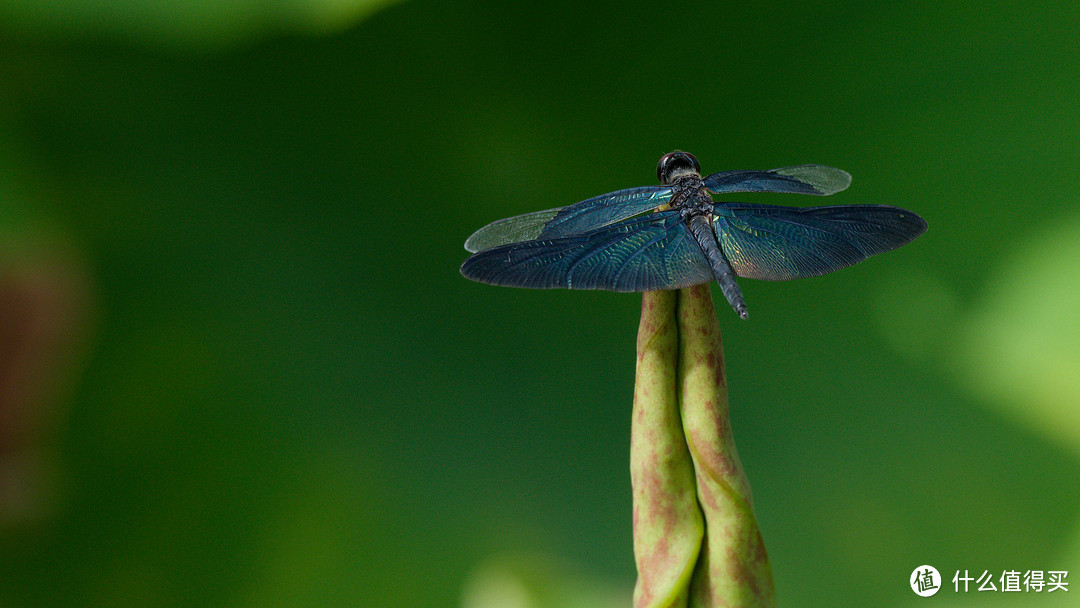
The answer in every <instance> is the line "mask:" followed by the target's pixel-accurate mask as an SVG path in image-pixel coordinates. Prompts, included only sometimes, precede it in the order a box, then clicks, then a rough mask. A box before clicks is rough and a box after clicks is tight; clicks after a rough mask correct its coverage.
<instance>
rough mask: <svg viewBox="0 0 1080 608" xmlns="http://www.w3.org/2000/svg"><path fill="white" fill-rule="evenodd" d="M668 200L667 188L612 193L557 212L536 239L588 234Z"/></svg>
mask: <svg viewBox="0 0 1080 608" xmlns="http://www.w3.org/2000/svg"><path fill="white" fill-rule="evenodd" d="M669 200H671V188H670V187H668V186H642V187H640V188H627V189H625V190H616V191H615V192H609V193H607V194H601V195H600V196H594V197H592V198H590V199H586V200H583V201H581V202H580V203H574V204H573V205H570V206H568V207H563V208H561V209H559V210H558V213H557V214H556V215H555V216H554V217H553V218H551V220H550V221H549V222H548V223H547V225H545V226H544V230H543V232H541V233H540V238H545V239H548V238H558V237H564V236H570V235H573V234H580V233H583V232H588V231H590V230H594V229H596V228H601V227H603V226H608V225H611V224H614V223H615V222H618V221H621V220H625V219H627V218H630V217H633V216H635V215H639V214H641V213H645V212H647V211H652V210H653V209H656V208H657V207H659V206H660V205H663V204H665V203H667V202H668V201H669Z"/></svg>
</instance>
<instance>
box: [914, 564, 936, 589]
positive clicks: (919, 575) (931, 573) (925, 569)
mask: <svg viewBox="0 0 1080 608" xmlns="http://www.w3.org/2000/svg"><path fill="white" fill-rule="evenodd" d="M938 589H941V575H940V574H938V571H937V568H934V567H933V566H919V567H918V568H915V570H914V571H913V572H912V573H911V590H912V591H914V592H915V593H916V595H921V596H922V597H930V596H931V595H934V594H935V593H937V592H938Z"/></svg>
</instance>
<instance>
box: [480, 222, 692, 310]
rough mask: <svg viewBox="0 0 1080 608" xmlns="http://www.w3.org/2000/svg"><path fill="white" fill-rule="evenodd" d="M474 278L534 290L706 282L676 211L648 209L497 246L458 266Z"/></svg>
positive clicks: (677, 285)
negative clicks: (580, 229) (578, 230)
mask: <svg viewBox="0 0 1080 608" xmlns="http://www.w3.org/2000/svg"><path fill="white" fill-rule="evenodd" d="M461 274H463V275H465V276H466V277H467V278H469V279H472V280H474V281H480V282H481V283H490V284H492V285H505V286H509V287H531V288H534V289H553V288H563V289H604V290H608V291H623V292H627V291H653V290H657V289H677V288H681V287H689V286H690V285H697V284H700V283H708V282H709V281H711V280H712V278H713V275H712V270H711V269H710V267H709V262H708V260H707V259H706V258H705V254H703V253H702V252H701V247H699V246H698V244H697V241H695V240H694V237H693V236H692V235H691V234H690V232H689V231H688V230H687V228H686V224H685V223H684V221H683V220H682V218H681V217H680V215H679V212H677V211H664V212H660V213H651V214H649V215H643V216H641V217H636V218H631V219H628V220H624V221H622V222H619V223H617V224H614V225H610V226H606V227H603V228H599V229H596V230H593V231H590V232H586V233H584V234H574V235H572V236H566V237H560V238H553V239H546V238H545V239H537V240H532V241H525V242H519V243H511V244H507V245H500V246H497V247H494V248H491V249H486V250H484V251H481V252H479V253H476V254H474V255H473V256H471V257H470V258H469V259H467V260H465V263H464V264H462V266H461Z"/></svg>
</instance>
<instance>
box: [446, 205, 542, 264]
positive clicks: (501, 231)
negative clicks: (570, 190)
mask: <svg viewBox="0 0 1080 608" xmlns="http://www.w3.org/2000/svg"><path fill="white" fill-rule="evenodd" d="M562 209H563V207H559V208H557V209H545V210H543V211H533V212H532V213H526V214H524V215H515V216H514V217H508V218H504V219H501V220H496V221H494V222H491V223H490V224H488V225H487V226H484V227H483V228H481V229H479V230H477V231H476V232H474V233H472V236H470V237H469V238H468V239H467V240H466V241H465V249H466V250H468V251H470V252H472V253H476V252H477V251H483V250H485V249H491V248H492V247H498V246H499V245H506V244H508V243H516V242H518V241H531V240H533V239H535V238H536V237H538V236H540V233H541V232H543V230H544V225H545V224H547V223H548V222H549V221H550V220H551V218H553V217H555V216H556V215H558V213H559V211H562Z"/></svg>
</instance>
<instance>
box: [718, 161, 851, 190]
mask: <svg viewBox="0 0 1080 608" xmlns="http://www.w3.org/2000/svg"><path fill="white" fill-rule="evenodd" d="M704 181H705V187H706V188H708V189H709V190H710V191H712V192H715V193H717V194H721V193H725V192H788V193H792V194H816V195H819V196H825V195H829V194H834V193H836V192H840V191H841V190H844V189H845V188H847V187H848V186H850V185H851V176H850V175H848V173H847V171H844V170H841V169H835V168H833V167H826V166H825V165H799V166H797V167H782V168H780V169H773V170H771V171H721V172H720V173H713V174H712V175H710V176H708V177H706V178H705V179H704Z"/></svg>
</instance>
